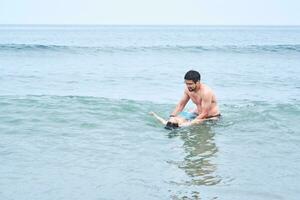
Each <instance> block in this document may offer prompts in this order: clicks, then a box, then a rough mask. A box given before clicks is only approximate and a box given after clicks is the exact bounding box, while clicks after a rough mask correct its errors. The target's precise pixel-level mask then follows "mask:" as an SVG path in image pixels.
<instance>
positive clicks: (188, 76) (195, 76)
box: [184, 70, 201, 83]
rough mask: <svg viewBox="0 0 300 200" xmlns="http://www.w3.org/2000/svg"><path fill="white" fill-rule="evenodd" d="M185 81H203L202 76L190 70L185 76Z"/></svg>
mask: <svg viewBox="0 0 300 200" xmlns="http://www.w3.org/2000/svg"><path fill="white" fill-rule="evenodd" d="M184 79H185V80H192V81H194V83H197V81H200V80H201V75H200V73H199V72H197V71H195V70H190V71H188V72H187V73H186V74H185V75H184Z"/></svg>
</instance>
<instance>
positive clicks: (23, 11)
mask: <svg viewBox="0 0 300 200" xmlns="http://www.w3.org/2000/svg"><path fill="white" fill-rule="evenodd" d="M0 24H133V25H134V24H145V25H149V24H157V25H160V24H170V25H192V24H196V25H198V24H199V25H300V0H0Z"/></svg>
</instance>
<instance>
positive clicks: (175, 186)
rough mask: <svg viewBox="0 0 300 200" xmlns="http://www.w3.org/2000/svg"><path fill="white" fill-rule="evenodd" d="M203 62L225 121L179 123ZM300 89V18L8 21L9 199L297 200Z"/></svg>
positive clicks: (1, 162) (3, 187) (1, 113)
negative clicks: (231, 23) (187, 79)
mask: <svg viewBox="0 0 300 200" xmlns="http://www.w3.org/2000/svg"><path fill="white" fill-rule="evenodd" d="M190 69H194V70H198V71H199V72H200V73H201V76H202V78H201V81H202V82H203V83H205V84H207V85H209V87H211V88H212V89H213V90H214V92H215V93H216V96H217V99H218V103H219V107H220V110H221V113H222V118H221V120H219V121H218V122H208V123H204V124H201V125H197V126H193V127H188V128H183V129H180V130H176V131H169V130H165V129H164V128H163V126H162V125H161V124H159V122H157V121H156V120H155V119H154V118H153V117H151V116H150V115H149V114H148V113H149V112H150V111H154V112H157V113H158V114H159V115H161V116H162V117H163V118H167V117H168V115H169V114H170V113H171V112H172V110H173V109H174V107H175V106H176V104H177V102H178V101H179V100H180V98H181V97H182V94H183V90H184V87H185V86H184V82H183V81H184V79H183V77H184V74H185V72H187V71H188V70H190ZM299 96H300V27H255V26H252V27H246V26H236V27H227V26H226V27H222V26H43V25H39V26H21V25H20V26H16V25H14V26H12V25H2V26H0V199H5V200H10V199H12V200H20V199H24V200H25V199H26V200H27V199H31V200H40V199H44V200H48V199H49V200H54V199H73V200H75V199H78V200H81V199H90V200H96V199H97V200H98V199H99V200H102V199H107V200H108V199H149V200H150V199H151V200H152V199H153V200H156V199H157V200H160V199H225V200H227V199H228V200H234V199H237V200H240V199H262V200H265V199H289V200H297V199H299V191H300V186H299V185H300V145H299V144H300V131H299V130H300V123H299V122H300V117H299V116H300V98H299ZM187 108H193V104H192V103H189V104H188V105H187Z"/></svg>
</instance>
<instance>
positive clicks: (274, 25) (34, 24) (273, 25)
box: [0, 23, 300, 27]
mask: <svg viewBox="0 0 300 200" xmlns="http://www.w3.org/2000/svg"><path fill="white" fill-rule="evenodd" d="M0 26H224V27H225V26H228V27H230V26H269V27H276V26H282V27H284V26H289V27H291V26H294V27H295V26H300V24H71V23H70V24H52V23H51V24H50V23H49V24H38V23H33V24H29V23H28V24H27V23H26V24H8V23H7V24H1V23H0Z"/></svg>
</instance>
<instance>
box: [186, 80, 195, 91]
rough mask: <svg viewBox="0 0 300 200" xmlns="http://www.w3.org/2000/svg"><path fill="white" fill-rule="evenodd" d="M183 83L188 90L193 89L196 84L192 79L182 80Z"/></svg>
mask: <svg viewBox="0 0 300 200" xmlns="http://www.w3.org/2000/svg"><path fill="white" fill-rule="evenodd" d="M184 83H185V85H186V87H187V88H188V90H189V91H190V92H193V91H195V89H196V86H197V85H196V83H194V81H192V80H184Z"/></svg>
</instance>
